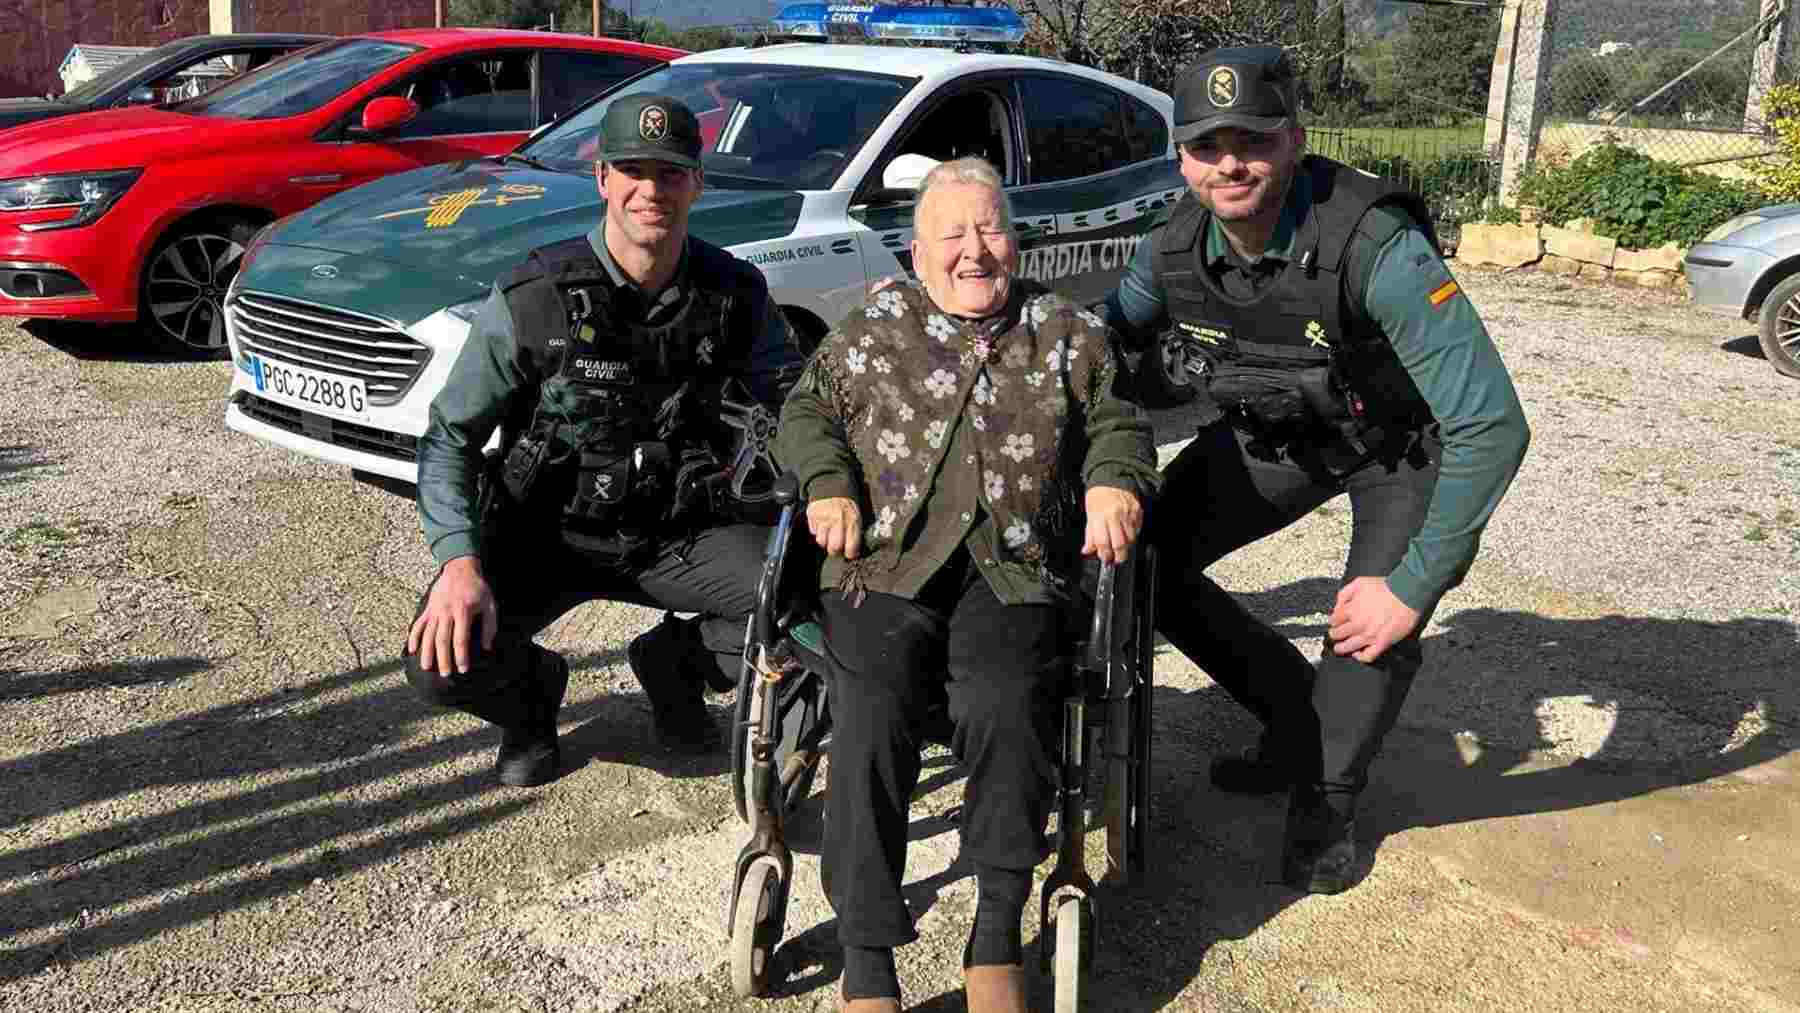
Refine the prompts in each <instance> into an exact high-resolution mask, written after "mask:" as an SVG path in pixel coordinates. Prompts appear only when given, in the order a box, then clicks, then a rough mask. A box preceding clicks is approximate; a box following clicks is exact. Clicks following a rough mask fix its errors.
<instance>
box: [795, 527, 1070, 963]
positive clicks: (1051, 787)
mask: <svg viewBox="0 0 1800 1013" xmlns="http://www.w3.org/2000/svg"><path fill="white" fill-rule="evenodd" d="M822 599H823V600H822V602H821V606H822V617H821V618H822V624H823V626H824V629H825V644H826V650H827V652H828V654H829V655H830V659H829V660H830V661H831V664H832V669H833V671H832V672H831V678H832V682H831V716H832V734H831V774H830V776H831V788H830V790H829V791H827V792H826V794H825V838H824V847H823V854H822V855H821V876H822V878H823V880H824V883H825V892H826V895H827V897H828V898H829V899H830V901H831V906H832V909H833V910H834V911H836V912H837V916H838V939H839V941H840V942H842V943H843V944H844V945H845V946H864V947H893V946H900V945H902V944H905V943H909V942H911V941H912V940H914V939H915V938H917V933H915V932H914V930H913V924H912V916H911V915H910V913H909V912H908V911H907V907H906V901H905V899H904V898H903V897H902V896H901V893H900V887H901V883H902V882H903V877H904V874H905V870H906V844H907V832H906V827H907V811H908V808H909V807H910V805H911V803H912V793H913V789H914V788H916V787H917V786H918V782H919V750H920V748H921V746H922V743H921V742H920V741H919V739H918V725H919V719H920V717H921V716H922V712H923V709H924V707H925V705H926V704H927V703H928V702H929V696H928V693H927V690H928V686H929V680H931V679H939V678H943V676H944V674H945V673H946V672H947V673H948V676H949V685H948V693H949V702H950V718H951V720H952V721H953V722H954V724H955V732H954V734H953V737H952V739H951V750H952V752H954V753H955V755H956V758H957V760H958V761H960V762H961V763H962V765H963V766H964V768H965V769H966V770H967V771H968V782H967V785H966V787H965V790H964V803H963V810H962V813H963V815H962V853H963V856H964V857H965V858H967V859H968V860H969V861H970V862H971V863H972V864H974V865H975V866H976V867H977V868H980V867H983V866H986V867H991V868H1001V869H1030V868H1032V867H1033V866H1035V865H1037V863H1038V862H1039V861H1041V860H1042V859H1043V858H1044V856H1045V855H1046V854H1047V853H1048V849H1047V846H1046V843H1045V835H1044V829H1045V825H1046V822H1047V820H1048V818H1049V814H1050V805H1051V803H1052V801H1053V800H1054V796H1055V789H1056V777H1057V772H1056V766H1055V762H1054V759H1053V757H1052V754H1051V752H1050V749H1051V746H1052V744H1054V743H1055V742H1056V724H1055V721H1056V719H1057V716H1058V711H1057V702H1058V700H1059V699H1060V697H1059V695H1058V694H1059V691H1060V689H1061V686H1062V676H1063V672H1062V664H1061V659H1060V656H1059V654H1060V652H1059V650H1058V646H1059V645H1058V634H1059V632H1060V630H1061V613H1060V610H1058V609H1057V608H1055V607H1052V606H1049V605H1006V604H1003V603H1002V602H1001V601H1000V600H999V599H998V598H996V597H995V596H994V592H993V590H992V589H990V588H989V587H988V585H987V582H986V580H984V579H983V578H982V576H981V574H980V573H979V572H977V568H976V567H975V566H974V565H972V564H971V563H970V562H969V556H968V553H967V552H966V551H964V550H960V549H959V550H958V551H957V553H956V555H955V557H953V559H952V562H951V563H950V564H949V565H947V566H946V567H945V569H944V570H942V571H940V572H939V573H938V574H937V575H936V576H934V577H933V578H932V579H931V581H930V582H929V583H928V584H927V585H926V587H925V588H924V590H923V592H922V593H921V594H920V596H919V598H918V599H916V600H910V601H909V600H907V599H905V598H900V597H896V596H893V595H885V594H873V593H871V594H869V595H868V596H867V597H866V598H865V599H864V600H863V602H862V604H861V605H860V606H859V607H854V608H853V607H851V605H850V603H849V602H848V601H846V600H845V598H844V596H843V595H842V594H841V593H838V592H836V591H827V592H825V593H824V594H823V595H822Z"/></svg>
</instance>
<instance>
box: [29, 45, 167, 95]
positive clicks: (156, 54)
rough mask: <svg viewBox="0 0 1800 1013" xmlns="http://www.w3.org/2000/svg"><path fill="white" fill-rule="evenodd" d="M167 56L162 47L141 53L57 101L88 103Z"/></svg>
mask: <svg viewBox="0 0 1800 1013" xmlns="http://www.w3.org/2000/svg"><path fill="white" fill-rule="evenodd" d="M167 55H168V53H167V52H165V51H164V50H163V49H162V47H160V46H159V47H157V48H156V49H152V50H150V51H149V52H146V53H139V54H138V55H136V56H134V57H132V58H131V59H129V60H126V61H125V62H124V63H121V64H119V65H118V66H117V67H114V68H113V69H111V70H109V71H107V72H106V73H104V74H100V75H98V76H96V77H92V78H89V79H88V80H86V81H83V82H81V83H80V84H78V85H76V86H75V87H73V88H70V89H69V90H68V91H66V92H63V93H62V94H61V95H58V96H57V97H56V100H57V101H58V102H87V101H90V100H91V99H93V98H94V97H95V96H97V95H99V94H100V92H102V91H104V90H105V89H107V88H110V87H112V86H113V84H115V83H116V82H119V81H123V80H125V79H126V78H128V77H132V76H134V75H136V74H140V73H142V72H143V70H144V68H146V67H148V66H150V65H151V64H152V63H155V62H156V61H158V60H160V59H162V58H163V57H165V56H167Z"/></svg>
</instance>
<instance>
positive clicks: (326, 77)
mask: <svg viewBox="0 0 1800 1013" xmlns="http://www.w3.org/2000/svg"><path fill="white" fill-rule="evenodd" d="M418 51H419V48H418V47H417V46H408V45H403V44H401V43H398V42H386V41H383V40H381V39H342V40H340V41H337V42H328V43H325V44H323V45H320V46H316V47H314V48H312V49H309V50H306V51H305V52H302V53H299V54H296V55H295V56H294V58H292V59H289V60H283V61H281V62H280V63H279V64H275V65H273V66H270V67H269V68H268V69H267V70H266V71H265V72H264V73H261V74H245V75H243V76H242V77H238V78H236V79H234V80H232V81H231V82H230V83H229V84H226V85H225V86H223V87H221V88H219V89H217V90H216V91H211V92H208V93H206V94H205V95H202V96H200V97H199V98H197V99H191V100H189V101H187V102H183V103H181V104H180V105H178V106H176V107H175V111H176V112H182V113H196V114H199V115H203V116H226V117H230V118H232V119H239V120H267V119H275V118H277V117H282V116H298V115H299V114H301V113H307V112H311V111H313V110H314V109H317V108H319V107H320V106H322V105H324V104H325V103H327V102H330V101H331V100H332V99H334V98H337V97H338V96H339V95H342V94H343V93H345V92H347V91H349V90H350V89H352V88H354V87H356V86H357V85H359V84H362V83H363V82H365V81H367V80H368V79H369V78H371V77H374V76H375V75H376V74H379V73H381V72H382V71H383V70H386V69H387V68H389V67H391V66H393V65H394V64H396V63H399V62H400V61H401V60H404V59H406V58H407V57H409V56H411V55H413V54H414V53H416V52H418Z"/></svg>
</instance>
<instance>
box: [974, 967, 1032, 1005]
mask: <svg viewBox="0 0 1800 1013" xmlns="http://www.w3.org/2000/svg"><path fill="white" fill-rule="evenodd" d="M963 991H964V993H965V994H966V995H967V996H968V999H969V1013H1027V1010H1028V1007H1027V1006H1026V1005H1025V967H1024V965H1022V964H981V965H978V966H975V967H969V968H964V969H963Z"/></svg>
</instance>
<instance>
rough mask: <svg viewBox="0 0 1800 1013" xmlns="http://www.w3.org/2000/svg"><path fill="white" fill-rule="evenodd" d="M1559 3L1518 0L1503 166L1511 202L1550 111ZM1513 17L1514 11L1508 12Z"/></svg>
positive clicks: (1504, 196) (1505, 194)
mask: <svg viewBox="0 0 1800 1013" xmlns="http://www.w3.org/2000/svg"><path fill="white" fill-rule="evenodd" d="M1558 2H1559V0H1518V3H1517V16H1518V28H1517V36H1516V38H1517V41H1516V43H1515V45H1514V47H1513V58H1512V75H1511V77H1512V84H1511V92H1512V94H1511V95H1510V96H1509V97H1508V100H1507V103H1506V133H1505V140H1504V142H1503V143H1504V152H1505V153H1504V155H1503V160H1502V162H1501V165H1500V199H1501V200H1508V199H1510V198H1511V197H1512V195H1513V187H1514V186H1516V185H1517V184H1518V181H1519V171H1520V170H1521V169H1523V168H1524V167H1525V165H1526V163H1528V162H1530V161H1531V160H1532V158H1533V157H1535V156H1536V155H1537V143H1538V131H1540V130H1541V129H1543V126H1544V114H1545V113H1546V112H1548V111H1549V109H1550V36H1551V32H1552V30H1553V29H1554V27H1555V23H1556V8H1557V6H1558ZM1506 13H1507V14H1508V15H1509V16H1511V15H1512V14H1513V13H1514V11H1513V10H1511V9H1509V10H1508V11H1507V12H1506Z"/></svg>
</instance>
